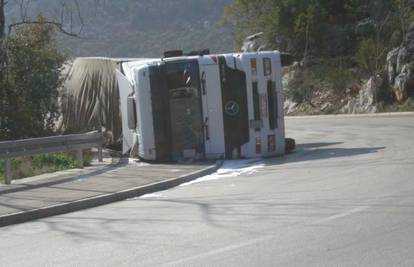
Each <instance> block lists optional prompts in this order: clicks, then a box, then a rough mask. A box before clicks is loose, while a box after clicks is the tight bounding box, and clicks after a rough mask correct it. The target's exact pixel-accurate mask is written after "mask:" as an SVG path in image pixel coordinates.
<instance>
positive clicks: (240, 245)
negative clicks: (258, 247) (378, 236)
mask: <svg viewBox="0 0 414 267" xmlns="http://www.w3.org/2000/svg"><path fill="white" fill-rule="evenodd" d="M369 208H370V206H361V207H357V208H354V209H351V210H348V211H345V212H343V213H339V214H336V215H332V216H329V217H326V218H323V219H320V220H317V221H314V222H313V223H311V225H315V224H322V223H326V222H329V221H334V220H337V219H340V218H344V217H347V216H350V215H352V214H355V213H359V212H361V211H364V210H366V209H369ZM273 238H274V236H264V237H260V238H256V239H253V240H249V241H246V242H241V243H238V244H234V245H230V246H226V247H222V248H219V249H216V250H212V251H209V252H205V253H201V254H198V255H194V256H191V257H187V258H183V259H180V260H177V261H173V262H169V263H167V264H163V265H161V266H173V265H181V264H183V263H186V262H189V261H192V260H196V259H200V258H206V257H210V256H214V255H217V254H221V253H225V252H228V251H232V250H236V249H239V248H243V247H248V246H252V245H255V244H258V243H261V242H264V241H267V240H271V239H273Z"/></svg>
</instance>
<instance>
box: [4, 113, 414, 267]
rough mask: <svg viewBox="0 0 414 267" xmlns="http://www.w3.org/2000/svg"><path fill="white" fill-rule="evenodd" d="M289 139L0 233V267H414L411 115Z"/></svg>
mask: <svg viewBox="0 0 414 267" xmlns="http://www.w3.org/2000/svg"><path fill="white" fill-rule="evenodd" d="M287 129H288V131H287V132H288V135H289V136H290V137H293V138H295V139H296V141H297V143H298V144H299V146H298V151H297V153H295V154H291V155H289V156H287V157H285V158H281V159H267V160H263V161H253V162H248V161H236V162H226V163H225V165H224V167H223V169H221V170H220V173H219V174H217V175H213V176H209V177H206V178H202V179H201V181H197V182H196V183H192V184H188V185H184V186H180V187H178V188H175V189H172V190H168V191H164V192H160V193H158V194H153V195H149V196H146V197H143V198H138V199H131V200H128V201H123V202H119V203H115V204H111V205H107V206H103V207H99V208H95V209H90V210H85V211H81V212H76V213H72V214H67V215H64V216H58V217H53V218H48V219H44V220H40V221H36V222H31V223H26V224H22V225H17V226H12V227H6V228H0V240H1V242H0V265H1V266H157V265H161V266H414V116H412V115H411V116H401V117H375V118H370V117H362V118H312V119H308V118H304V119H288V120H287Z"/></svg>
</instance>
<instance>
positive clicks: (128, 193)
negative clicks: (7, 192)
mask: <svg viewBox="0 0 414 267" xmlns="http://www.w3.org/2000/svg"><path fill="white" fill-rule="evenodd" d="M222 164H223V161H222V160H219V161H217V162H216V163H215V164H214V165H213V166H209V167H206V168H204V169H202V170H199V171H195V172H192V173H190V174H186V175H182V176H180V177H177V178H172V179H169V180H166V181H162V182H157V183H153V184H148V185H144V186H139V187H134V188H130V189H126V190H123V191H119V192H115V193H109V194H104V195H99V196H95V197H91V198H85V199H80V200H77V201H73V202H69V203H64V204H58V205H54V206H49V207H43V208H40V209H34V210H29V211H22V212H18V213H12V214H7V215H3V216H0V227H4V226H8V225H13V224H19V223H24V222H28V221H33V220H37V219H41V218H46V217H51V216H56V215H61V214H65V213H70V212H74V211H79V210H84V209H89V208H94V207H97V206H101V205H105V204H109V203H113V202H116V201H121V200H125V199H128V198H133V197H139V196H142V195H145V194H150V193H154V192H158V191H163V190H167V189H170V188H173V187H176V186H178V185H180V184H183V183H187V182H190V181H193V180H195V179H197V178H200V177H202V176H205V175H208V174H211V173H213V172H215V171H217V169H219V168H220V167H221V165H222Z"/></svg>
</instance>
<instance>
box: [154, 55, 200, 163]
mask: <svg viewBox="0 0 414 267" xmlns="http://www.w3.org/2000/svg"><path fill="white" fill-rule="evenodd" d="M150 83H151V100H152V110H153V119H154V138H155V149H156V151H157V159H158V160H168V159H173V160H180V159H184V158H187V157H194V156H196V155H197V154H200V155H202V154H203V153H204V145H203V140H204V138H203V125H202V113H201V96H200V77H199V66H198V62H197V61H196V60H181V61H174V62H166V63H163V64H162V65H160V66H152V67H150Z"/></svg>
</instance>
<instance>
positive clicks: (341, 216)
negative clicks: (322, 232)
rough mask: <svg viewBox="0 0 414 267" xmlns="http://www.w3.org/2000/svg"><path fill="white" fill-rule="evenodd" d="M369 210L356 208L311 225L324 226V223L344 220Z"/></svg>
mask: <svg viewBox="0 0 414 267" xmlns="http://www.w3.org/2000/svg"><path fill="white" fill-rule="evenodd" d="M369 208H370V206H361V207H356V208H354V209H352V210H348V211H345V212H343V213H339V214H335V215H332V216H329V217H326V218H323V219H320V220H317V221H314V222H313V223H311V224H322V223H326V222H330V221H333V220H336V219H340V218H344V217H347V216H349V215H352V214H355V213H358V212H361V211H364V210H366V209H369Z"/></svg>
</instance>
